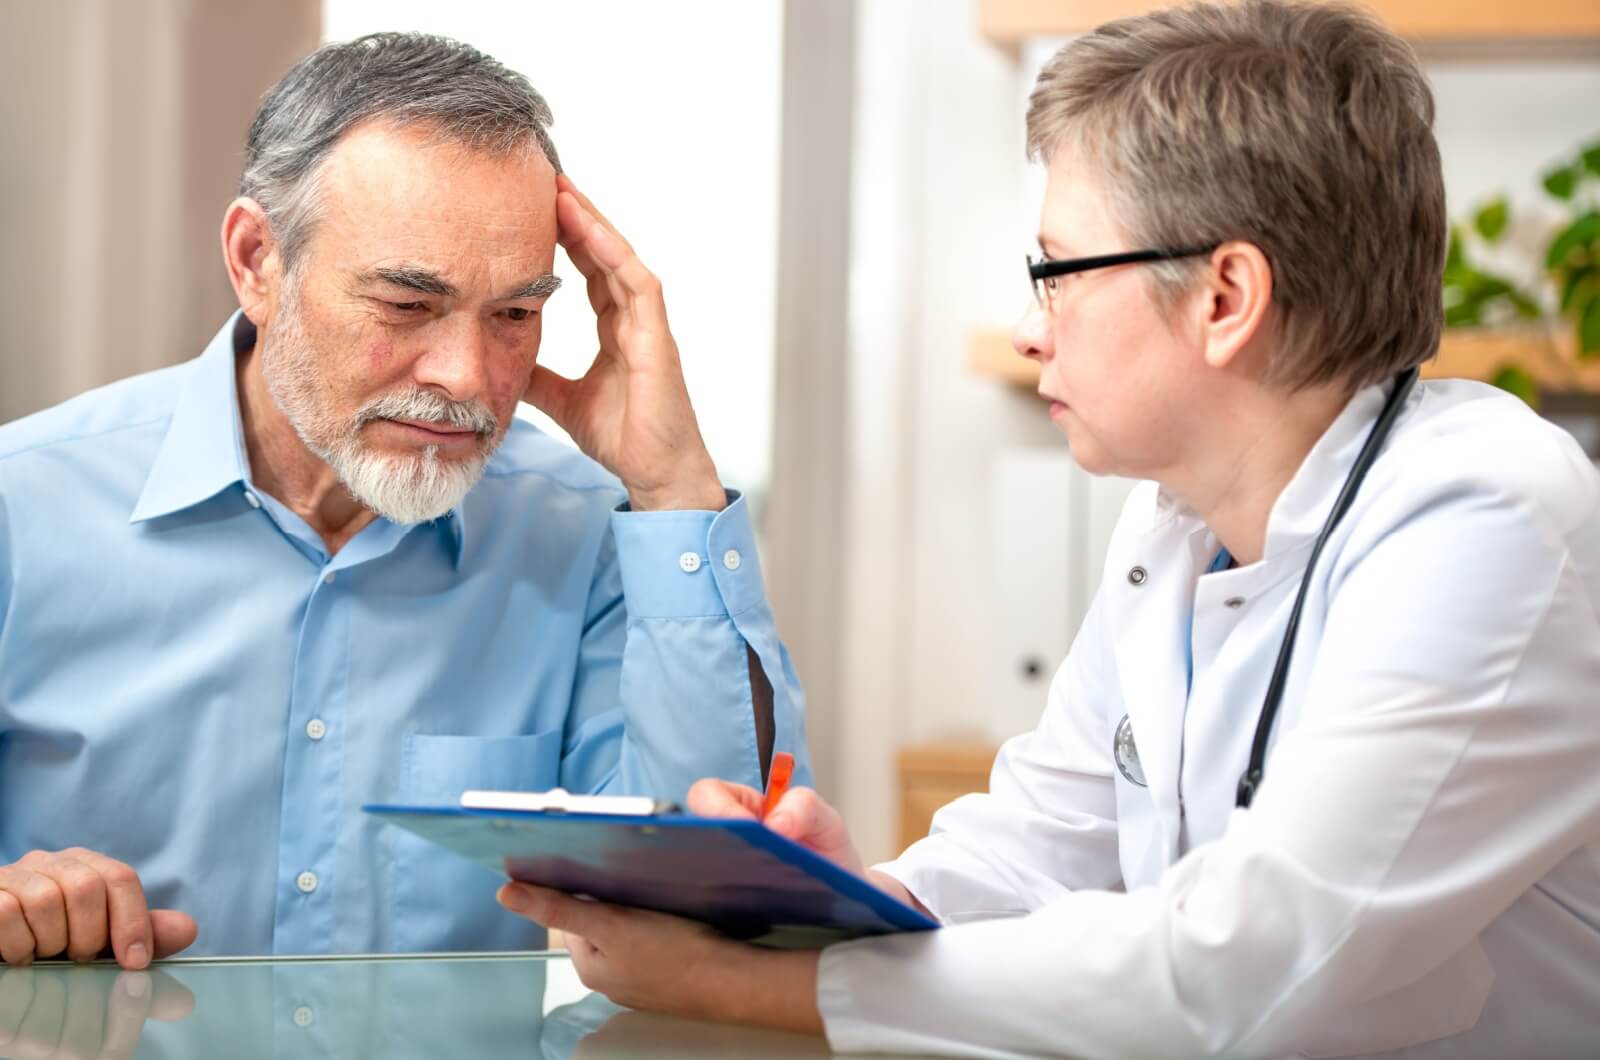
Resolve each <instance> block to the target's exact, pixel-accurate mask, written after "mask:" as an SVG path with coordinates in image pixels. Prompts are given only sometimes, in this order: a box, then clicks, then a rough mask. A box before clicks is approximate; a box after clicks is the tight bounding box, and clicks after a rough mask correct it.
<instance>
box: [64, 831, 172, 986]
mask: <svg viewBox="0 0 1600 1060" xmlns="http://www.w3.org/2000/svg"><path fill="white" fill-rule="evenodd" d="M63 854H64V855H66V856H70V857H71V858H73V859H74V860H76V861H79V862H81V863H82V864H84V865H86V866H88V867H89V868H90V869H93V870H94V872H95V873H96V874H97V876H98V877H99V880H100V886H101V892H102V895H103V897H102V903H103V911H102V913H101V920H102V923H103V924H104V925H105V931H106V933H107V934H108V936H109V938H110V942H111V951H112V953H114V954H115V955H116V958H117V963H118V964H121V965H122V966H123V967H124V968H143V967H145V966H146V965H148V964H149V963H150V961H151V959H152V958H153V956H154V946H153V944H154V939H153V936H152V931H151V928H150V907H149V906H148V905H147V904H146V903H145V897H144V885H143V884H141V883H140V882H139V874H138V873H137V872H134V871H133V869H132V868H131V867H129V866H128V865H126V864H124V863H122V862H120V861H118V860H116V859H115V858H110V857H107V856H106V855H104V854H99V853H96V852H95V851H92V850H83V849H80V848H74V849H72V850H67V851H63ZM104 947H105V940H104V939H102V940H101V943H100V945H99V946H97V947H96V948H95V951H94V952H95V953H99V952H100V950H101V949H103V948H104Z"/></svg>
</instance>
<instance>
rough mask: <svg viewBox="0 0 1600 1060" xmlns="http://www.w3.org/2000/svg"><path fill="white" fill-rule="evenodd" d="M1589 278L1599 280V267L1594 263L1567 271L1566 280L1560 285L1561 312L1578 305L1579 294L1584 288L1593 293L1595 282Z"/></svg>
mask: <svg viewBox="0 0 1600 1060" xmlns="http://www.w3.org/2000/svg"><path fill="white" fill-rule="evenodd" d="M1591 280H1600V267H1597V266H1594V265H1581V266H1579V267H1578V268H1576V269H1573V270H1572V271H1570V272H1568V273H1567V282H1566V283H1564V284H1563V285H1562V287H1561V311H1562V312H1563V313H1565V312H1567V311H1568V310H1570V309H1572V308H1574V306H1576V305H1578V304H1579V303H1578V298H1579V295H1580V294H1581V293H1582V292H1583V291H1584V290H1585V289H1586V288H1585V285H1587V290H1588V291H1590V292H1591V293H1593V292H1594V291H1595V290H1596V284H1594V283H1590V282H1589V281H1591Z"/></svg>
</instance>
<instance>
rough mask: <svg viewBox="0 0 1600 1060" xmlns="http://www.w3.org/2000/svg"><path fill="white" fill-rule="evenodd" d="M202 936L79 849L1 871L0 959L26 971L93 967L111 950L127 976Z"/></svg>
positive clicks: (111, 865)
mask: <svg viewBox="0 0 1600 1060" xmlns="http://www.w3.org/2000/svg"><path fill="white" fill-rule="evenodd" d="M197 933H198V928H197V927H196V925H195V922H194V918H193V917H191V916H189V915H188V914H187V913H180V912H178V911H177V910H175V909H151V908H149V906H148V905H146V903H145V898H144V887H143V886H142V885H141V884H140V883H139V875H138V873H136V872H134V871H133V869H131V868H129V867H128V866H127V865H124V864H123V863H122V862H120V861H116V860H114V859H112V858H108V857H106V856H105V855H104V854H97V853H95V852H94V851H92V850H84V849H83V848H82V847H72V848H70V849H67V850H58V851H55V852H54V853H50V852H47V851H43V850H35V851H33V852H32V853H30V854H27V855H26V856H24V857H23V858H22V859H21V860H20V861H16V862H14V863H12V864H10V865H4V866H0V959H3V960H4V961H5V963H6V964H9V965H13V966H23V965H28V964H31V963H33V962H34V961H35V960H37V959H41V958H46V957H58V956H61V955H63V954H65V955H66V956H67V957H70V958H71V959H72V960H75V961H91V960H94V959H95V958H96V957H97V956H99V955H100V954H101V953H102V952H104V951H105V950H106V949H107V947H109V948H110V949H111V952H112V953H113V954H115V956H116V958H117V963H118V964H120V965H122V966H123V967H124V968H129V969H139V968H144V967H146V966H148V965H149V964H150V962H151V961H152V960H154V959H156V958H158V957H166V956H168V955H170V954H173V953H177V952H178V951H179V950H182V949H185V948H187V947H188V946H189V945H190V944H191V943H193V942H194V940H195V935H196V934H197Z"/></svg>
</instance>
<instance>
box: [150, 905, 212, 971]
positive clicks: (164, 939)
mask: <svg viewBox="0 0 1600 1060" xmlns="http://www.w3.org/2000/svg"><path fill="white" fill-rule="evenodd" d="M150 931H151V935H152V936H153V940H154V943H155V953H154V955H153V956H154V957H155V958H156V959H160V958H162V957H170V956H172V955H173V954H174V953H180V952H182V951H183V950H186V949H188V948H189V947H190V946H192V945H194V940H195V938H196V937H197V936H198V935H199V934H200V925H198V924H196V923H195V922H194V917H192V916H190V915H189V914H188V913H181V912H179V911H178V910H176V909H152V910H150Z"/></svg>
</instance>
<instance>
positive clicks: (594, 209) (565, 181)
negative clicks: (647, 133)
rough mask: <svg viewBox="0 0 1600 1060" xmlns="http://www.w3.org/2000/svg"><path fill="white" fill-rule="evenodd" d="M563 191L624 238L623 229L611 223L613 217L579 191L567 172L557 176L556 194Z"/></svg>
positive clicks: (630, 248) (625, 241) (624, 241)
mask: <svg viewBox="0 0 1600 1060" xmlns="http://www.w3.org/2000/svg"><path fill="white" fill-rule="evenodd" d="M562 192H566V193H567V194H568V195H571V196H572V197H573V198H574V199H576V200H578V205H579V206H582V207H583V208H584V210H585V211H586V212H587V213H588V214H589V216H590V217H593V218H594V219H595V220H597V221H599V222H600V223H601V224H603V225H605V226H606V227H607V228H609V229H611V231H612V233H613V234H614V235H615V236H616V237H617V238H618V239H622V232H621V230H620V229H618V228H617V226H616V225H614V224H612V223H611V218H609V217H607V216H606V215H605V214H604V213H601V212H600V208H599V207H598V206H596V205H595V204H594V201H593V200H592V199H590V198H589V196H587V195H585V194H584V193H583V192H582V191H579V190H578V186H577V185H576V184H574V183H573V182H572V178H571V177H569V176H567V175H566V174H565V173H563V174H561V175H560V176H558V177H557V178H556V194H557V195H558V196H559V195H560V194H561V193H562ZM622 241H623V243H624V244H627V242H628V241H627V240H625V239H623V240H622ZM628 249H629V250H632V249H633V247H632V246H629V247H628Z"/></svg>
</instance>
